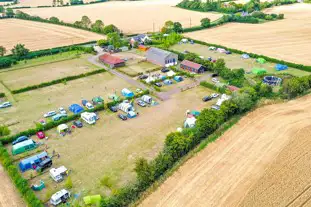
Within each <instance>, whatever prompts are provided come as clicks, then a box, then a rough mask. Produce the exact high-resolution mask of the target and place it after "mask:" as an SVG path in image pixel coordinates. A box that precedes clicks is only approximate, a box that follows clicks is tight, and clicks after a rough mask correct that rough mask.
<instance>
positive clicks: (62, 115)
mask: <svg viewBox="0 0 311 207" xmlns="http://www.w3.org/2000/svg"><path fill="white" fill-rule="evenodd" d="M65 117H67V114H56V115H54V116H53V117H52V120H53V121H59V120H61V119H62V118H65Z"/></svg>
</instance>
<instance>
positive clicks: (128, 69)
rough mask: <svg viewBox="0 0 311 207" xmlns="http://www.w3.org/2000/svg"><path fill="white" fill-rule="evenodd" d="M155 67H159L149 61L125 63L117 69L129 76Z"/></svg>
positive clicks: (146, 71) (149, 70)
mask: <svg viewBox="0 0 311 207" xmlns="http://www.w3.org/2000/svg"><path fill="white" fill-rule="evenodd" d="M156 69H160V67H159V66H158V65H154V64H152V63H150V62H140V63H136V64H131V65H126V66H125V67H120V68H118V69H117V70H118V71H120V72H123V73H125V74H128V75H130V76H137V75H139V74H140V73H148V72H151V71H153V70H156Z"/></svg>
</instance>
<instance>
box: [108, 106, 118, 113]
mask: <svg viewBox="0 0 311 207" xmlns="http://www.w3.org/2000/svg"><path fill="white" fill-rule="evenodd" d="M109 110H110V111H112V112H114V113H115V112H117V111H118V107H116V106H109Z"/></svg>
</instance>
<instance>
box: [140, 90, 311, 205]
mask: <svg viewBox="0 0 311 207" xmlns="http://www.w3.org/2000/svg"><path fill="white" fill-rule="evenodd" d="M310 100H311V96H310V95H309V96H306V97H303V98H300V99H297V100H294V101H290V102H288V103H284V104H275V105H270V106H265V107H262V108H259V109H257V110H255V111H254V112H251V113H249V114H248V115H247V116H245V117H243V118H242V119H241V120H240V121H239V122H238V123H237V124H236V125H235V126H233V127H232V128H231V129H230V130H229V131H227V132H226V133H225V134H224V135H223V136H222V137H221V138H219V139H218V140H217V141H216V142H214V143H212V144H210V145H209V146H207V147H206V148H205V149H204V150H203V151H201V152H200V153H198V154H197V155H196V156H195V157H194V158H192V159H190V160H188V161H187V162H186V163H185V164H184V165H183V166H181V167H180V169H179V170H178V171H177V172H175V173H174V174H173V175H172V176H171V177H170V178H168V179H167V180H166V181H165V182H164V184H163V185H161V186H160V187H159V189H158V190H157V191H156V192H154V193H153V194H151V195H150V196H149V197H147V198H146V200H144V201H143V202H142V204H141V206H170V207H172V206H239V205H240V204H244V206H272V204H274V206H286V204H290V202H291V201H292V200H293V199H294V198H295V197H298V196H299V195H300V194H302V195H304V194H303V192H304V190H305V189H307V187H309V184H310V174H311V172H310V171H311V170H310V169H311V168H310V161H309V159H305V158H306V157H307V156H310V155H307V154H308V153H309V151H310V148H311V145H310V143H309V144H308V142H310V140H308V138H310V130H311V102H310ZM295 140H296V141H297V140H302V142H303V143H298V142H299V141H298V142H295V145H294V146H290V145H291V143H293V142H294V141H295ZM282 150H283V151H284V150H286V151H287V152H290V153H288V154H286V153H285V154H284V152H283V151H282ZM277 157H278V158H277ZM276 158H277V160H276V161H275V159H276ZM271 163H273V164H272V165H271ZM286 164H288V166H286ZM270 165H271V168H269V166H270ZM303 165H305V166H304V167H301V168H300V166H303ZM276 166H277V167H276ZM294 168H297V169H294ZM266 170H267V171H266ZM282 170H286V172H280V171H282ZM285 174H287V175H289V176H290V178H287V179H284V180H282V178H285V177H286V175H285ZM293 174H294V175H293ZM262 175H264V177H263V178H261V176H262ZM278 176H280V177H278ZM272 177H273V178H272ZM276 177H278V178H277V179H276V180H274V178H276ZM281 181H282V182H281ZM257 182H258V183H257ZM256 183H257V184H256ZM254 184H255V185H254ZM281 187H282V189H278V188H281ZM250 189H252V190H251V191H250ZM285 189H286V190H285ZM293 189H294V190H293ZM309 191H310V189H307V191H305V192H307V193H305V194H306V196H305V197H304V199H305V200H307V198H308V197H309V195H311V194H310V192H309ZM248 192H250V193H249V195H248V196H246V194H247V193H248ZM274 193H276V194H275V195H273V194H274ZM245 196H246V197H245ZM261 196H262V197H261ZM278 196H280V197H279V198H278ZM244 197H245V201H243V198H244ZM255 201H256V202H255ZM276 202H279V203H278V204H276ZM300 203H302V202H300ZM255 204H258V205H255Z"/></svg>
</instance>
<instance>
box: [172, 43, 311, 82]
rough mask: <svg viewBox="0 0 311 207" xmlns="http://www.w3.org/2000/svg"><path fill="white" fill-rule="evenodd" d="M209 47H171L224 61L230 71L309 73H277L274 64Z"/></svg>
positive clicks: (297, 73) (295, 71)
mask: <svg viewBox="0 0 311 207" xmlns="http://www.w3.org/2000/svg"><path fill="white" fill-rule="evenodd" d="M208 48H209V47H208V46H206V45H200V44H178V45H174V46H172V47H171V49H172V50H175V51H178V52H184V51H188V52H192V53H196V54H198V55H200V56H203V58H205V59H206V58H208V57H211V58H212V59H213V60H214V59H215V60H217V59H220V58H222V59H224V60H225V62H226V65H227V66H228V67H229V68H231V69H238V68H243V69H244V70H245V72H246V73H251V72H252V69H253V68H264V69H266V71H267V73H268V74H275V75H278V74H280V73H284V72H285V73H288V74H291V75H293V76H298V77H299V76H306V75H309V74H310V73H309V72H306V71H302V70H298V69H295V68H290V67H289V68H288V69H287V70H286V71H277V70H276V69H275V65H276V64H275V63H269V62H266V63H264V64H261V63H258V62H256V59H253V58H249V59H243V58H241V55H240V54H230V55H227V54H224V53H220V52H217V51H215V50H209V49H208ZM248 76H250V77H254V75H253V74H249V75H248Z"/></svg>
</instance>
